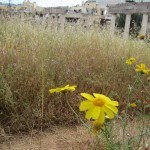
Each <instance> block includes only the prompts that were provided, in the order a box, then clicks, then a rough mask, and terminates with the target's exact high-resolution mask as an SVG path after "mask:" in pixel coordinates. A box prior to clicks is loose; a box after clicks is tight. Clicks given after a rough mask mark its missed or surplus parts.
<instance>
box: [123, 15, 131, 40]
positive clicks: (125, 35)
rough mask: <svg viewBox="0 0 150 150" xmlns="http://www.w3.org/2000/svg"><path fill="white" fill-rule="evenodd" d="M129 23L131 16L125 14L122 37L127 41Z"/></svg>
mask: <svg viewBox="0 0 150 150" xmlns="http://www.w3.org/2000/svg"><path fill="white" fill-rule="evenodd" d="M130 21H131V14H126V20H125V29H124V35H123V37H124V39H127V38H128V37H129V29H130Z"/></svg>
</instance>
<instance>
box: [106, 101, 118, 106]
mask: <svg viewBox="0 0 150 150" xmlns="http://www.w3.org/2000/svg"><path fill="white" fill-rule="evenodd" d="M107 103H108V104H110V105H114V106H119V103H118V102H117V101H108V102H107Z"/></svg>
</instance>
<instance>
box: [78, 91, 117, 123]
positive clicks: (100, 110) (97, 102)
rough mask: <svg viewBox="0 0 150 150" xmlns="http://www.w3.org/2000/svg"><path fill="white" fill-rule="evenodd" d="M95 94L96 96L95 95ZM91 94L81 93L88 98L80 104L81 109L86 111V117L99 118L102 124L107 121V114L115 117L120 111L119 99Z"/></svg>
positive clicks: (111, 117)
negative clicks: (118, 107) (113, 99)
mask: <svg viewBox="0 0 150 150" xmlns="http://www.w3.org/2000/svg"><path fill="white" fill-rule="evenodd" d="M93 95H94V96H93ZM93 95H90V94H88V93H81V96H83V97H84V98H86V100H85V101H83V102H81V104H80V107H79V109H80V111H86V115H85V118H86V119H88V120H90V119H94V120H97V121H98V122H99V123H100V124H102V123H104V121H105V114H106V115H107V116H108V117H109V118H110V119H113V118H114V116H115V114H117V113H118V109H117V108H116V106H118V105H119V104H118V102H117V101H112V100H111V99H110V98H109V97H107V96H105V95H102V94H97V93H94V94H93Z"/></svg>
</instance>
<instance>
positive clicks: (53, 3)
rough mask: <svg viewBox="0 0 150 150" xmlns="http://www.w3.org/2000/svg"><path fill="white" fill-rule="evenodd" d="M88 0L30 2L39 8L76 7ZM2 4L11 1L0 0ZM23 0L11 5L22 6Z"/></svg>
mask: <svg viewBox="0 0 150 150" xmlns="http://www.w3.org/2000/svg"><path fill="white" fill-rule="evenodd" d="M83 1H86V0H30V2H36V3H37V5H38V6H43V7H54V6H75V5H77V4H80V5H81V3H82V2H83ZM0 2H3V3H8V2H9V0H0ZM22 2H23V0H11V3H14V4H21V3H22Z"/></svg>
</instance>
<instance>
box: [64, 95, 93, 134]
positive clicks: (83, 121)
mask: <svg viewBox="0 0 150 150" xmlns="http://www.w3.org/2000/svg"><path fill="white" fill-rule="evenodd" d="M66 102H67V105H68V106H69V108H70V110H71V111H72V112H73V113H74V115H75V116H76V117H77V118H78V119H79V120H80V121H81V123H82V124H83V125H84V126H85V127H86V128H88V130H89V131H91V128H90V127H89V126H88V125H87V124H86V123H85V122H84V121H83V120H82V119H81V118H79V115H78V114H77V113H76V112H75V110H74V109H73V108H72V106H71V105H70V103H69V102H68V99H67V97H66Z"/></svg>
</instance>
